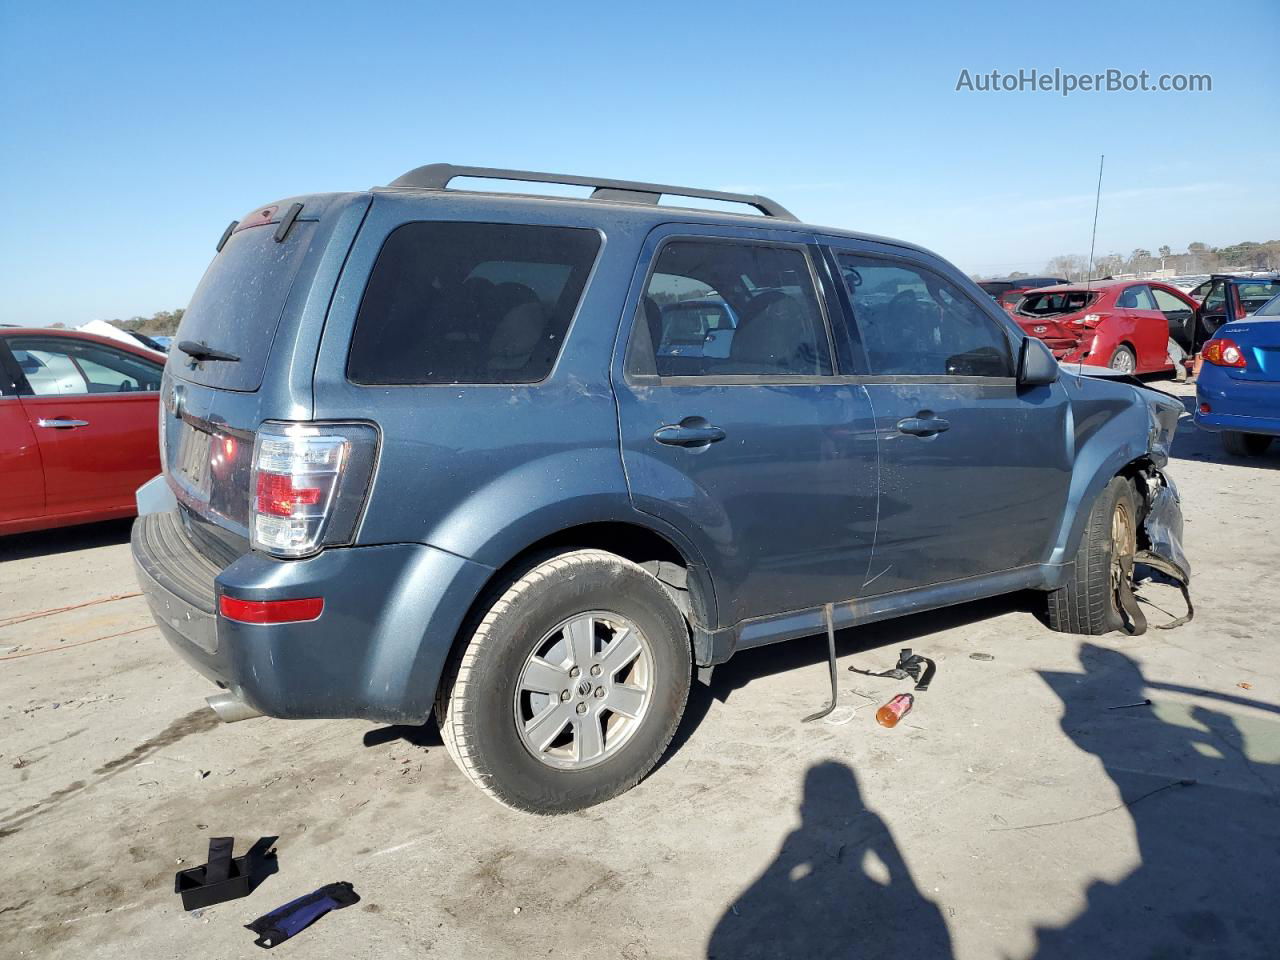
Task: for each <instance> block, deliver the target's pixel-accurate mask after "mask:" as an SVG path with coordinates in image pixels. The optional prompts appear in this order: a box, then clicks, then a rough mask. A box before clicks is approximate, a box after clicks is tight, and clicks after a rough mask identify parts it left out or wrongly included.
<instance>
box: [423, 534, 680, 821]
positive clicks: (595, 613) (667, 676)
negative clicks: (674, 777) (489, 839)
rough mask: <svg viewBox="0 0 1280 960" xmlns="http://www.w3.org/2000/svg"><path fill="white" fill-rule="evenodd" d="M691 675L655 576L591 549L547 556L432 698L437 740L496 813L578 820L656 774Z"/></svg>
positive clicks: (511, 591) (508, 593) (487, 618)
mask: <svg viewBox="0 0 1280 960" xmlns="http://www.w3.org/2000/svg"><path fill="white" fill-rule="evenodd" d="M691 664H692V655H691V652H690V648H689V633H688V630H687V628H686V626H685V623H684V618H683V617H682V616H681V615H680V611H679V610H678V609H677V608H676V605H675V603H674V602H673V601H672V599H671V597H670V595H669V594H668V593H667V590H666V588H665V587H664V586H663V585H662V584H661V583H659V582H658V580H657V579H655V578H654V577H653V576H651V575H650V574H648V573H646V572H645V571H644V570H643V569H641V568H640V567H639V566H637V565H636V564H634V563H631V562H630V561H628V560H624V559H623V558H622V557H619V556H616V555H614V554H611V553H606V552H605V551H602V550H576V551H573V552H571V553H564V554H560V555H558V556H555V557H551V558H550V559H547V560H544V561H542V562H541V563H538V564H536V565H535V566H534V567H533V568H532V569H530V570H529V571H528V572H527V573H525V574H524V575H523V576H522V577H520V578H519V579H518V580H516V581H515V582H514V583H513V584H511V585H510V586H509V587H507V588H506V589H505V590H504V591H503V592H502V594H501V596H499V597H498V598H497V600H496V601H494V602H493V604H492V606H491V607H489V609H488V611H487V612H486V613H485V615H484V618H483V619H482V620H481V621H480V623H479V625H478V626H477V627H476V629H475V632H474V634H473V635H472V637H471V639H470V641H469V642H468V643H467V645H466V647H465V648H464V649H463V651H462V652H461V655H460V656H459V657H457V658H456V659H455V661H454V663H453V669H452V675H451V677H450V678H449V679H448V681H447V682H446V683H445V684H444V685H443V686H442V687H441V691H440V695H439V697H438V699H437V703H436V714H437V719H438V720H439V724H440V732H441V735H442V736H443V739H444V742H445V747H446V748H447V749H448V751H449V754H450V756H452V757H453V759H454V762H456V763H457V764H458V766H459V767H460V768H461V769H462V771H463V772H464V773H465V774H466V775H467V776H468V777H469V778H470V779H471V781H472V782H473V783H475V784H476V786H478V787H480V788H481V789H482V790H484V791H485V792H486V793H488V794H489V795H490V796H491V797H493V798H494V799H495V800H497V801H498V802H499V803H502V804H505V805H506V806H509V807H513V808H515V809H518V810H526V811H529V812H531V813H539V814H555V813H567V812H569V811H573V810H580V809H582V808H584V807H589V806H591V805H593V804H597V803H601V802H603V801H605V800H608V799H610V798H612V797H615V796H617V795H618V794H620V793H623V792H625V791H627V790H629V789H631V787H633V786H635V785H636V784H637V783H638V782H639V781H640V780H641V779H642V778H643V777H644V776H645V774H647V773H648V772H649V771H650V770H651V769H652V768H653V766H654V764H655V763H657V761H658V759H659V758H660V757H661V756H662V753H663V751H665V750H666V748H667V745H668V744H669V743H670V742H671V738H672V736H673V735H674V734H675V731H676V727H677V726H678V725H679V723H680V717H681V714H682V713H683V712H684V707H685V701H686V700H687V698H688V695H689V683H690V669H691Z"/></svg>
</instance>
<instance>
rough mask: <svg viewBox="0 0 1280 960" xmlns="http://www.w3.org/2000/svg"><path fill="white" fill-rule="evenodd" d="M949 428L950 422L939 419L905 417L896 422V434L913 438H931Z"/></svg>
mask: <svg viewBox="0 0 1280 960" xmlns="http://www.w3.org/2000/svg"><path fill="white" fill-rule="evenodd" d="M950 428H951V422H950V421H949V420H943V419H942V418H941V417H907V418H906V419H905V420H899V421H898V432H899V433H907V434H910V435H911V436H913V437H932V436H933V435H934V434H936V433H942V432H943V431H944V430H949V429H950Z"/></svg>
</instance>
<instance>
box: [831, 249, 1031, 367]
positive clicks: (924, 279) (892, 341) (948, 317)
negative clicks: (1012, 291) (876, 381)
mask: <svg viewBox="0 0 1280 960" xmlns="http://www.w3.org/2000/svg"><path fill="white" fill-rule="evenodd" d="M839 262H840V274H841V277H842V278H843V280H844V282H845V286H846V287H847V289H848V291H849V298H850V300H852V301H853V314H854V320H855V322H856V323H857V326H858V334H859V338H860V339H861V340H862V344H863V347H864V348H865V349H866V352H867V363H868V365H869V366H870V368H871V374H872V375H873V376H932V377H1012V376H1013V360H1012V357H1011V355H1010V352H1009V340H1008V337H1006V336H1005V334H1004V331H1003V330H1002V329H1001V327H1000V326H999V325H998V324H997V323H996V322H995V321H994V320H992V319H991V318H990V317H988V316H987V315H986V314H985V313H983V312H982V310H980V309H979V308H978V305H977V304H976V303H974V302H973V301H972V300H970V299H969V298H968V297H966V296H965V295H964V294H963V293H962V292H961V291H960V290H959V288H957V287H956V286H955V285H954V284H952V283H951V282H950V281H948V280H945V279H943V278H942V277H940V276H938V275H937V274H936V273H933V272H932V271H931V270H924V269H920V268H917V267H914V266H910V265H908V264H901V263H896V262H893V261H889V260H877V259H872V258H864V257H857V256H851V255H848V254H841V255H840V256H839Z"/></svg>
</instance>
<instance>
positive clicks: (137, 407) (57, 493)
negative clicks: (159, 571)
mask: <svg viewBox="0 0 1280 960" xmlns="http://www.w3.org/2000/svg"><path fill="white" fill-rule="evenodd" d="M163 369H164V358H163V357H161V356H160V355H158V354H156V353H153V352H152V351H150V350H147V349H145V348H144V347H142V346H138V347H136V348H135V347H132V346H130V345H128V344H126V343H123V342H117V341H115V340H111V339H108V338H106V337H98V336H93V335H91V334H87V333H80V332H78V331H74V330H38V329H26V328H0V477H3V482H0V534H6V533H21V532H23V531H26V530H40V529H43V528H45V527H62V526H67V525H70V524H73V523H88V522H90V521H94V520H110V519H113V518H116V517H128V516H132V515H133V514H134V512H135V506H134V499H133V494H134V491H135V490H136V489H137V488H138V487H139V486H141V485H142V484H143V483H145V482H146V481H147V480H149V479H151V478H152V477H154V476H155V475H156V474H157V473H159V472H160V454H159V446H158V443H157V440H156V424H157V417H158V414H159V411H158V409H157V402H158V397H159V390H160V374H161V372H162V371H163Z"/></svg>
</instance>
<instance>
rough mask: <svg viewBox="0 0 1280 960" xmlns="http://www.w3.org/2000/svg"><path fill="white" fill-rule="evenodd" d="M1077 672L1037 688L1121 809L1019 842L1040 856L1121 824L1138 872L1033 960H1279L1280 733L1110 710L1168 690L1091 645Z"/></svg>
mask: <svg viewBox="0 0 1280 960" xmlns="http://www.w3.org/2000/svg"><path fill="white" fill-rule="evenodd" d="M1080 661H1081V666H1082V667H1083V668H1084V672H1083V673H1058V672H1047V671H1046V672H1042V673H1041V676H1042V677H1043V678H1044V679H1045V681H1046V682H1047V683H1048V684H1049V686H1050V687H1051V688H1052V689H1053V691H1054V692H1055V693H1056V694H1057V695H1058V696H1059V697H1060V698H1061V699H1062V702H1063V706H1064V707H1065V711H1064V714H1063V717H1062V729H1063V731H1064V732H1065V733H1066V734H1067V736H1068V737H1070V738H1071V740H1072V741H1073V742H1074V743H1075V744H1076V745H1077V746H1078V747H1079V748H1080V749H1081V750H1084V751H1085V752H1087V753H1091V754H1093V755H1094V756H1096V757H1097V758H1098V759H1099V760H1100V761H1101V762H1102V766H1103V769H1104V770H1105V771H1106V773H1107V776H1109V777H1110V778H1111V779H1112V780H1113V781H1114V782H1115V785H1116V789H1117V792H1118V793H1119V795H1120V797H1121V798H1122V800H1121V802H1122V806H1119V807H1112V808H1110V809H1104V810H1100V811H1097V812H1094V813H1089V812H1086V813H1085V814H1084V815H1083V816H1080V815H1069V816H1067V817H1065V818H1063V819H1062V820H1057V819H1055V818H1052V817H1046V818H1045V820H1047V821H1050V822H1048V823H1044V824H1028V825H1025V826H1022V827H1012V828H1010V829H1012V830H1017V831H1019V833H1018V834H1013V833H1011V834H1009V836H1010V839H1011V841H1012V838H1013V837H1014V836H1017V835H1019V834H1020V835H1021V837H1023V838H1025V842H1026V843H1028V845H1029V846H1031V845H1034V846H1036V847H1040V844H1041V843H1044V842H1047V841H1048V840H1049V839H1050V838H1051V837H1052V836H1053V835H1052V831H1063V830H1071V831H1081V830H1084V831H1087V830H1089V828H1090V825H1091V823H1092V824H1099V823H1101V822H1102V818H1113V817H1116V818H1125V819H1127V820H1129V821H1130V822H1131V823H1132V825H1133V831H1134V836H1135V839H1136V842H1137V846H1138V853H1139V855H1140V857H1141V862H1140V863H1139V864H1138V865H1137V866H1136V867H1135V868H1134V869H1133V871H1132V872H1131V873H1129V874H1128V875H1127V876H1125V877H1124V878H1123V879H1121V880H1119V881H1118V882H1115V883H1111V882H1108V881H1105V880H1096V881H1094V882H1093V883H1091V884H1090V885H1089V887H1088V889H1087V890H1086V899H1087V903H1086V906H1085V908H1084V910H1082V911H1081V912H1080V913H1079V914H1078V915H1077V916H1076V917H1075V918H1074V919H1072V920H1070V921H1068V922H1067V923H1066V924H1064V925H1062V926H1057V927H1040V928H1038V929H1037V931H1036V933H1037V945H1036V950H1035V953H1034V957H1035V958H1036V960H1050V958H1059V957H1062V958H1068V957H1070V958H1078V957H1103V956H1107V957H1134V958H1140V957H1224V958H1225V957H1231V958H1243V957H1275V956H1277V950H1278V949H1280V948H1278V947H1277V944H1280V911H1277V909H1276V894H1277V890H1278V889H1280V887H1278V886H1277V884H1278V883H1280V880H1278V879H1277V878H1278V877H1280V723H1277V721H1275V720H1274V719H1271V718H1267V717H1258V716H1257V715H1255V714H1250V713H1241V714H1237V715H1232V714H1229V713H1226V712H1224V711H1220V710H1216V709H1211V708H1209V707H1205V706H1192V705H1187V704H1186V702H1185V701H1182V700H1156V702H1155V704H1154V706H1151V707H1141V706H1140V707H1125V708H1122V709H1118V710H1113V709H1109V707H1115V706H1119V705H1121V704H1131V703H1137V702H1140V701H1141V700H1142V699H1143V698H1144V697H1145V696H1146V695H1147V694H1148V693H1149V692H1151V691H1153V690H1154V691H1159V690H1160V689H1162V688H1163V689H1170V688H1171V686H1170V685H1161V684H1148V683H1147V682H1146V681H1145V680H1144V678H1143V676H1142V672H1141V670H1140V669H1139V667H1138V664H1137V663H1136V662H1135V661H1134V660H1133V659H1132V658H1131V657H1129V656H1127V655H1125V654H1123V653H1120V652H1118V651H1114V650H1107V649H1104V648H1102V647H1099V646H1095V645H1093V644H1085V645H1084V646H1083V647H1082V649H1081V654H1080ZM1199 694H1200V696H1201V697H1214V696H1215V695H1214V694H1213V693H1211V692H1208V691H1199ZM1219 699H1220V702H1222V703H1223V704H1224V705H1226V704H1231V703H1238V702H1240V698H1238V697H1221V698H1219ZM1070 808H1071V804H1069V803H1065V802H1064V804H1063V809H1064V810H1065V809H1070ZM1060 837H1061V834H1059V837H1058V839H1060ZM1037 838H1040V839H1037ZM1041 849H1043V848H1041ZM1076 849H1078V850H1084V849H1087V848H1086V847H1084V846H1080V847H1077V848H1076ZM1073 866H1076V867H1080V866H1087V865H1085V864H1080V863H1078V862H1077V863H1073Z"/></svg>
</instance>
